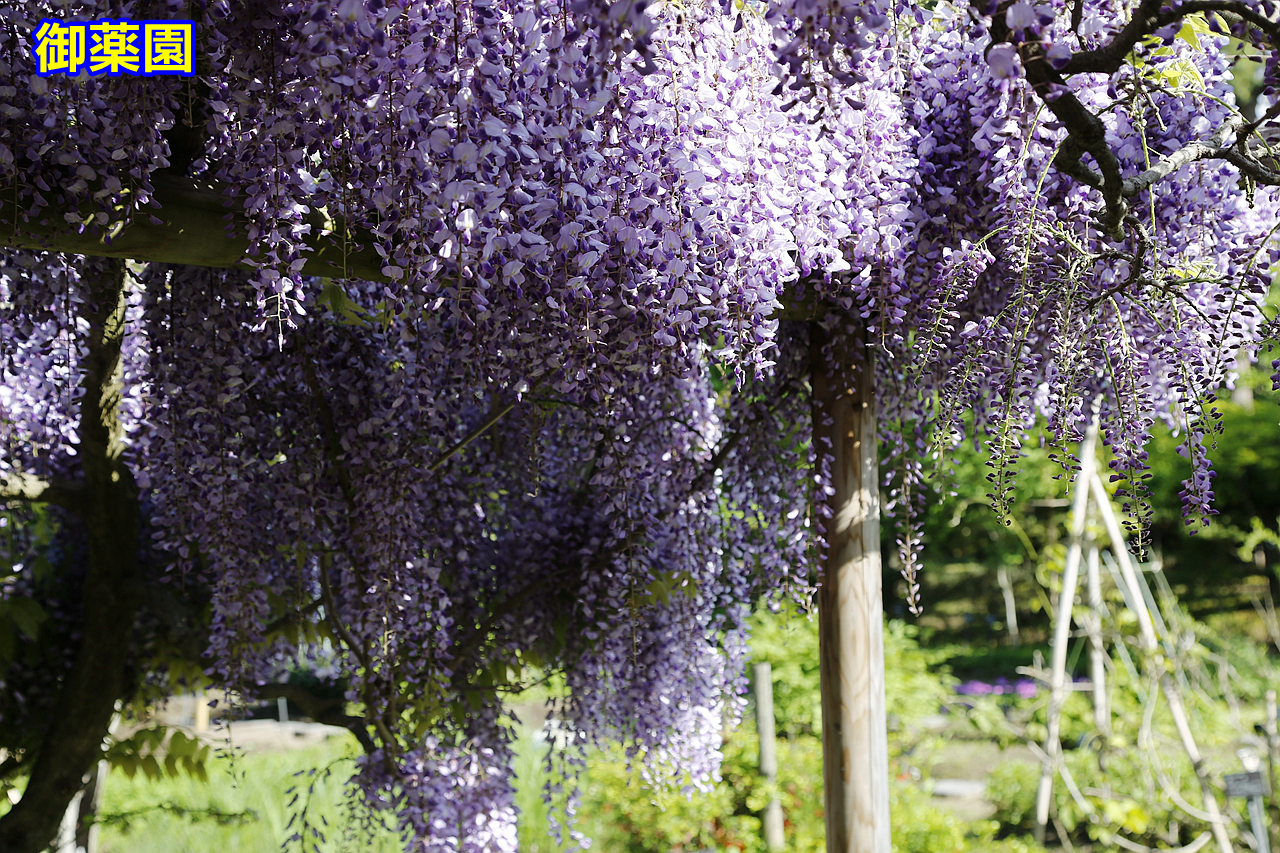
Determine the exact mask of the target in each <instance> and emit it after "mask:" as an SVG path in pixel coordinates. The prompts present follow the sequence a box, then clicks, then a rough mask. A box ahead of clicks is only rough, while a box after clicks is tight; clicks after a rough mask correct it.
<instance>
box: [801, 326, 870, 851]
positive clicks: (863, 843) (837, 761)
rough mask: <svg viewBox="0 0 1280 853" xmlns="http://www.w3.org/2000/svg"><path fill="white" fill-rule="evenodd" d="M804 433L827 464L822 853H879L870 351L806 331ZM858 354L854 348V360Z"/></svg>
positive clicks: (821, 600) (821, 624)
mask: <svg viewBox="0 0 1280 853" xmlns="http://www.w3.org/2000/svg"><path fill="white" fill-rule="evenodd" d="M810 335H811V346H812V362H811V363H812V378H813V416H814V424H813V435H814V447H815V450H816V452H817V453H818V455H819V456H820V457H821V456H824V455H825V456H826V457H827V459H828V461H829V462H830V472H831V486H832V489H833V490H834V491H833V494H831V495H830V496H829V497H828V499H827V505H828V507H829V508H830V510H831V517H830V518H828V519H825V520H824V522H823V527H824V531H825V533H826V541H827V552H826V554H825V557H824V560H823V565H822V581H821V583H822V586H821V588H820V589H819V591H818V636H819V655H820V658H821V661H820V663H821V667H820V673H821V678H822V763H823V773H822V776H823V784H824V787H825V790H824V793H825V801H826V829H827V851H828V853H889V851H890V844H889V755H888V732H887V727H886V722H885V696H884V635H883V633H882V632H883V624H884V617H883V612H882V605H881V597H880V596H881V592H880V501H879V464H878V461H877V455H876V450H877V448H876V409H875V380H874V371H873V365H872V361H871V351H870V349H869V348H868V347H866V346H865V344H864V343H863V342H862V341H839V342H837V343H836V345H835V349H836V352H835V354H834V358H833V359H829V358H828V357H827V356H828V355H831V354H830V353H828V354H825V355H824V353H823V349H824V344H825V343H826V334H825V333H824V332H823V330H822V329H821V328H820V327H819V326H818V324H816V323H814V324H811V326H810ZM859 350H861V351H860V352H859Z"/></svg>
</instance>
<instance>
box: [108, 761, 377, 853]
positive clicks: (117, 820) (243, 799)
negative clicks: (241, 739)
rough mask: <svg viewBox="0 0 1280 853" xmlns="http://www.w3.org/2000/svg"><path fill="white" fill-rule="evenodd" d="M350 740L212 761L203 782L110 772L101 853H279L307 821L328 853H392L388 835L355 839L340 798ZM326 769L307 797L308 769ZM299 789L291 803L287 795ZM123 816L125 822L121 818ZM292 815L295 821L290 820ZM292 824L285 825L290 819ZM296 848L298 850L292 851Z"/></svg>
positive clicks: (349, 768)
mask: <svg viewBox="0 0 1280 853" xmlns="http://www.w3.org/2000/svg"><path fill="white" fill-rule="evenodd" d="M356 750H357V747H356V744H355V741H354V739H351V740H349V741H348V740H347V739H334V740H331V741H329V742H328V743H325V744H321V745H318V746H313V747H307V748H304V749H296V750H289V751H269V752H268V751H264V752H257V753H244V754H240V755H225V754H224V755H217V756H216V757H214V758H213V759H212V760H211V761H210V762H209V768H208V771H209V779H208V782H202V781H200V780H199V779H194V778H191V777H188V776H179V777H176V778H164V779H159V780H151V779H147V778H145V777H144V776H143V775H142V774H138V775H137V776H135V777H134V778H132V779H130V778H129V777H128V776H126V775H125V774H124V773H123V772H121V771H114V772H113V773H112V774H111V776H110V778H109V779H108V781H107V787H106V791H105V796H104V802H103V815H104V817H105V818H106V820H107V822H106V823H105V824H104V826H103V833H102V851H103V853H213V851H217V853H241V851H243V853H266V851H272V850H279V849H280V848H281V845H282V844H283V843H284V841H285V840H286V839H287V838H288V837H289V836H291V835H292V834H293V833H294V832H295V831H296V830H297V829H298V825H299V823H298V821H299V820H300V818H301V814H302V810H303V806H304V804H308V803H309V805H308V807H307V812H306V813H307V816H308V818H309V820H310V822H311V823H313V824H316V825H318V826H319V827H320V829H321V831H322V832H323V833H324V835H325V836H326V838H327V841H328V843H327V844H326V845H325V846H324V849H325V850H326V851H344V850H350V851H361V853H365V851H368V853H393V851H396V852H397V853H398V851H399V850H401V849H402V848H401V846H400V844H399V842H398V841H397V840H396V838H395V837H394V835H393V834H392V833H390V832H386V831H383V832H380V833H378V834H376V835H374V837H373V839H372V843H370V841H369V840H368V839H367V838H366V837H364V836H361V835H360V834H359V833H358V832H357V831H356V830H357V826H356V824H355V822H354V821H353V819H352V816H351V815H350V814H349V813H348V809H347V807H346V805H345V801H344V798H343V795H342V791H343V783H344V782H345V781H346V779H347V778H348V777H350V775H351V772H352V770H353V769H354V765H353V764H352V762H351V760H350V759H351V757H353V756H354V755H356ZM330 766H331V767H332V768H333V772H332V773H331V774H330V775H329V777H328V778H327V779H318V780H317V781H316V785H315V790H314V792H312V793H311V795H310V796H308V790H307V789H308V788H309V787H310V785H311V780H310V779H309V778H308V777H307V776H306V775H296V774H299V773H302V774H305V773H306V771H308V770H310V769H312V768H324V767H330ZM293 788H297V789H298V790H297V793H298V795H299V796H298V798H297V800H296V801H295V800H294V796H293V794H291V793H290V789H293ZM126 816H127V817H126ZM295 816H297V818H296V819H295ZM291 819H294V820H295V822H294V825H293V826H292V827H291V826H290V820H291ZM293 846H294V849H296V844H295V845H293Z"/></svg>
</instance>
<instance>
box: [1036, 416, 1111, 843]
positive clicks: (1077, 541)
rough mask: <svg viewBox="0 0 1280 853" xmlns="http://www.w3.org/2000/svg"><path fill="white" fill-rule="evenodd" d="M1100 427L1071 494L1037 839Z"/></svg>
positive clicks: (1053, 763)
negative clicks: (1067, 542) (1069, 531)
mask: <svg viewBox="0 0 1280 853" xmlns="http://www.w3.org/2000/svg"><path fill="white" fill-rule="evenodd" d="M1097 441H1098V428H1097V427H1096V426H1094V427H1090V428H1089V431H1088V432H1087V433H1086V434H1085V437H1084V441H1082V442H1080V472H1079V473H1078V474H1077V475H1076V479H1075V485H1074V486H1073V487H1072V488H1074V489H1075V492H1074V493H1073V494H1072V496H1071V541H1070V543H1069V544H1068V545H1067V562H1066V565H1065V566H1063V568H1062V592H1061V593H1059V594H1058V613H1057V617H1056V621H1055V623H1054V626H1053V649H1052V655H1053V663H1052V666H1051V669H1050V675H1049V710H1048V720H1047V723H1048V733H1047V734H1046V735H1045V739H1044V754H1045V759H1044V761H1043V762H1042V764H1041V767H1040V784H1039V786H1038V787H1037V788H1036V825H1035V839H1036V843H1038V844H1043V843H1044V835H1045V830H1046V827H1048V825H1049V804H1050V800H1051V799H1052V796H1053V777H1054V776H1055V775H1056V774H1057V772H1058V762H1059V761H1060V760H1061V753H1062V744H1061V743H1059V737H1060V734H1059V728H1060V725H1061V716H1062V703H1063V702H1064V701H1065V700H1066V692H1067V675H1066V673H1067V646H1068V645H1069V644H1070V639H1071V611H1072V608H1073V606H1074V604H1075V600H1076V585H1077V583H1078V582H1079V578H1080V553H1081V548H1082V544H1081V543H1082V541H1083V539H1084V527H1085V520H1086V518H1087V513H1088V509H1089V482H1090V480H1091V479H1092V478H1093V476H1094V468H1095V467H1096V465H1097V461H1096V450H1095V448H1096V446H1097Z"/></svg>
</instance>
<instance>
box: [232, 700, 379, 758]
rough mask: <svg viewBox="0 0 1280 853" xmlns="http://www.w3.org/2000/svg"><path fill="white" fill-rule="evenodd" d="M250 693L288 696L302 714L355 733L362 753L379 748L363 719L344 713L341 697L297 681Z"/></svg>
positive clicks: (318, 721)
mask: <svg viewBox="0 0 1280 853" xmlns="http://www.w3.org/2000/svg"><path fill="white" fill-rule="evenodd" d="M253 692H254V695H256V696H257V698H259V699H262V700H265V701H268V702H269V701H271V700H272V699H287V700H288V701H289V702H291V703H293V704H294V705H295V706H297V708H298V710H300V711H302V714H303V716H306V717H310V718H311V719H313V720H315V721H316V722H317V723H323V724H325V725H326V726H340V727H342V728H344V729H347V730H348V731H350V732H351V733H352V734H353V735H355V736H356V740H358V741H360V746H361V748H362V749H364V751H365V752H376V751H377V749H378V745H377V744H376V743H374V741H373V738H371V737H369V729H368V726H367V721H366V720H365V718H364V717H355V716H352V715H350V714H348V713H347V712H346V710H345V708H346V699H345V698H344V697H341V696H339V697H336V698H327V697H323V696H317V695H315V694H314V693H312V692H311V691H310V690H307V689H306V688H305V687H302V686H300V685H297V684H265V685H263V686H262V687H258V688H255V689H254V691H253Z"/></svg>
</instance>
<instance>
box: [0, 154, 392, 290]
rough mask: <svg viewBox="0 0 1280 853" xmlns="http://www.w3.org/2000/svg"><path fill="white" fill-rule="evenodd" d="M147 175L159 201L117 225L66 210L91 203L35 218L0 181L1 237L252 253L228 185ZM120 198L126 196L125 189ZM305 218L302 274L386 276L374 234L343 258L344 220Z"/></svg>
mask: <svg viewBox="0 0 1280 853" xmlns="http://www.w3.org/2000/svg"><path fill="white" fill-rule="evenodd" d="M151 180H152V185H153V187H154V188H155V194H154V198H155V200H156V201H157V202H159V204H160V206H159V207H158V208H154V207H143V208H142V210H141V211H139V212H135V213H134V214H133V216H132V217H131V218H130V221H129V222H128V223H127V224H124V225H123V226H121V225H117V226H116V229H117V230H116V231H115V233H107V232H105V231H104V229H103V228H102V227H101V226H93V225H90V226H87V227H81V226H79V225H73V224H71V223H70V222H69V221H68V218H67V217H68V215H70V216H71V217H73V218H74V219H76V220H78V221H80V222H87V221H90V220H91V219H92V217H93V216H94V214H95V213H97V212H98V211H99V210H101V207H98V206H95V205H93V204H91V203H86V204H85V205H83V206H82V207H81V208H80V209H77V210H73V211H69V210H65V209H60V208H55V207H52V206H50V207H45V208H43V209H42V210H41V211H40V213H39V219H36V220H34V221H33V220H30V219H26V218H25V217H24V215H23V214H22V213H21V212H20V211H19V209H18V207H17V205H16V204H15V203H14V195H15V193H14V188H13V187H8V188H6V189H0V245H4V246H7V247H9V248H14V249H44V250H48V251H54V252H70V253H73V254H79V255H96V256H99V257H107V258H129V259H132V260H136V261H145V262H151V263H165V264H190V265H192V266H198V267H235V266H239V265H241V264H243V263H244V262H245V261H246V260H251V256H250V255H249V238H248V228H247V220H246V219H245V216H244V208H243V207H242V206H241V204H240V202H239V199H237V198H236V197H235V195H234V194H233V193H231V192H229V191H228V190H227V188H226V187H224V186H221V185H219V184H215V183H212V182H209V181H201V180H197V179H192V178H180V177H173V176H169V175H163V174H158V175H152V179H151ZM125 199H126V202H127V201H128V196H127V193H126V194H125ZM124 206H125V203H124V202H122V203H120V204H118V205H117V210H118V211H123V209H124ZM152 217H154V220H153V218H152ZM305 221H306V222H307V224H308V225H310V226H311V233H310V235H309V237H308V244H309V245H310V247H311V251H310V252H309V253H307V256H306V261H307V264H306V266H305V267H303V270H302V271H303V273H304V274H306V275H316V276H328V277H331V278H354V279H360V280H363V281H384V282H385V281H390V280H391V279H390V278H389V277H387V276H385V275H383V273H382V266H383V261H382V258H381V257H380V256H379V255H378V253H377V252H376V251H374V249H373V242H374V241H373V238H372V236H371V235H369V234H366V233H356V234H355V235H354V237H353V241H352V242H353V243H356V244H360V246H361V248H360V249H359V250H357V249H356V247H355V245H352V243H348V247H347V248H348V251H347V252H346V257H345V261H344V256H343V245H342V239H341V236H340V235H341V232H342V223H341V222H340V221H338V220H335V219H333V218H331V217H329V216H326V215H325V213H324V212H323V211H320V210H315V209H312V211H311V212H310V213H308V214H307V215H306V218H305Z"/></svg>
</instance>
